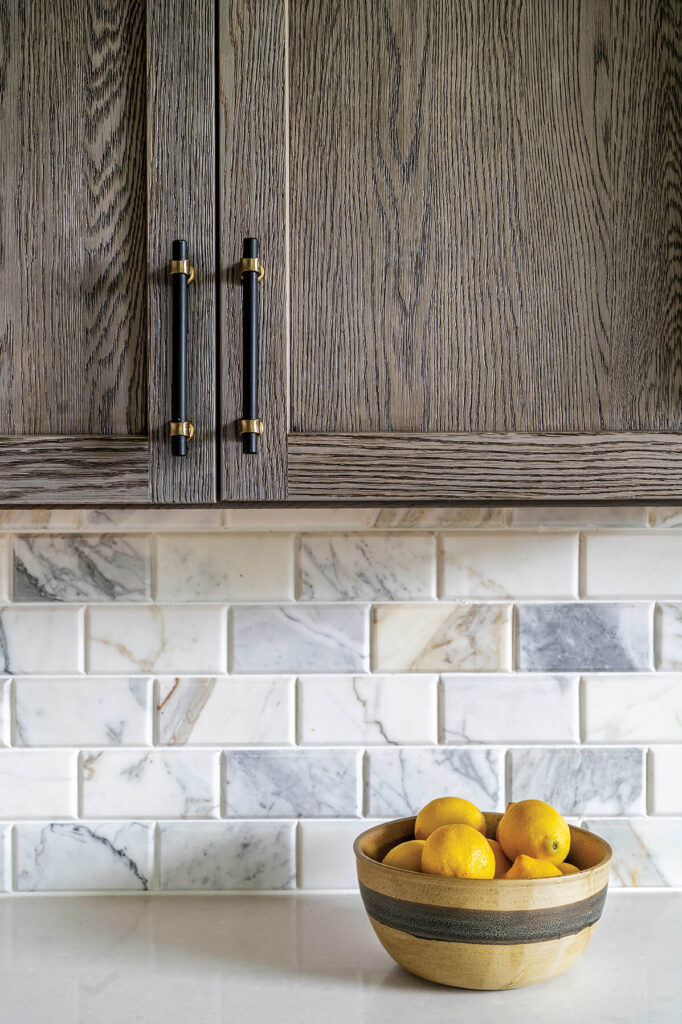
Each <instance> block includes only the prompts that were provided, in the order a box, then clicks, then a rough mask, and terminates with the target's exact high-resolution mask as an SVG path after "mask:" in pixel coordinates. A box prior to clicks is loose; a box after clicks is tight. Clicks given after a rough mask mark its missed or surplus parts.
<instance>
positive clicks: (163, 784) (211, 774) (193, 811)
mask: <svg viewBox="0 0 682 1024" xmlns="http://www.w3.org/2000/svg"><path fill="white" fill-rule="evenodd" d="M219 777H220V771H219V755H218V754H217V753H216V752H214V751H212V750H153V751H152V750H84V751H83V752H82V754H81V756H80V780H81V792H82V798H81V799H82V816H83V817H84V818H101V817H103V815H104V813H105V811H106V813H108V814H109V815H110V816H111V817H112V818H125V817H127V816H129V815H131V816H132V817H135V818H137V817H140V818H215V817H217V816H218V813H219V806H220V795H219Z"/></svg>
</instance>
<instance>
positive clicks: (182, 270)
mask: <svg viewBox="0 0 682 1024" xmlns="http://www.w3.org/2000/svg"><path fill="white" fill-rule="evenodd" d="M173 274H184V275H185V277H186V278H187V284H191V283H192V281H193V280H194V267H193V266H192V264H191V263H190V261H189V260H171V261H170V276H171V277H172V276H173Z"/></svg>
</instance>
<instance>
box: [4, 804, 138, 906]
mask: <svg viewBox="0 0 682 1024" xmlns="http://www.w3.org/2000/svg"><path fill="white" fill-rule="evenodd" d="M15 832H16V872H17V889H18V890H19V891H20V892H60V891H61V892H75V891H78V890H81V891H82V890H99V891H114V892H119V891H125V890H133V891H135V890H137V891H144V890H147V889H149V887H150V885H151V879H152V872H153V868H154V826H153V824H149V823H143V822H139V821H126V822H120V821H119V822H97V823H94V822H92V823H91V822H88V823H85V822H75V821H74V822H66V823H65V822H48V823H43V824H33V823H32V824H19V825H17V826H16V828H15Z"/></svg>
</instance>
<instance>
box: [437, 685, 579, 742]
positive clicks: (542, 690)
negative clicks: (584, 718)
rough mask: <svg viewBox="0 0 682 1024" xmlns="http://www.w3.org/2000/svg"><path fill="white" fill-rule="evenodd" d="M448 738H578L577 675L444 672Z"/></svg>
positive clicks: (444, 715) (444, 723)
mask: <svg viewBox="0 0 682 1024" xmlns="http://www.w3.org/2000/svg"><path fill="white" fill-rule="evenodd" d="M441 711H442V730H443V740H444V741H445V742H446V743H577V742H579V740H580V711H579V700H578V677H577V676H551V675H532V676H526V675H520V674H519V675H504V676H443V684H442V707H441Z"/></svg>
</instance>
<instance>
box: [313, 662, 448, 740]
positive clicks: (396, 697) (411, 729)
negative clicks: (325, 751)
mask: <svg viewBox="0 0 682 1024" xmlns="http://www.w3.org/2000/svg"><path fill="white" fill-rule="evenodd" d="M437 682H438V677H437V676H435V675H432V676H419V675H409V676H306V677H305V678H302V679H299V681H298V702H297V706H298V740H299V743H304V744H305V743H311V744H316V745H320V744H327V743H329V744H336V745H356V746H360V745H362V744H380V745H381V744H384V743H394V744H395V743H435V742H436V741H437V706H436V697H437V694H436V686H437Z"/></svg>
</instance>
